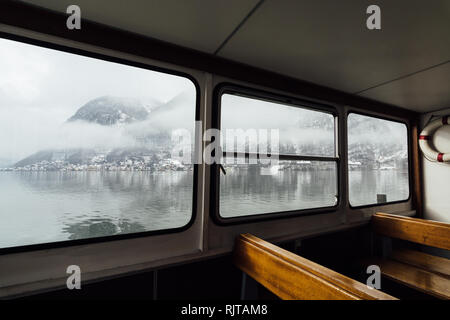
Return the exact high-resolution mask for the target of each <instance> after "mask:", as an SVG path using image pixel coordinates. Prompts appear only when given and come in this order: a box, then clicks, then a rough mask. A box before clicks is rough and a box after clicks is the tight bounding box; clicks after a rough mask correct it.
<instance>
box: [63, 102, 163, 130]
mask: <svg viewBox="0 0 450 320" xmlns="http://www.w3.org/2000/svg"><path fill="white" fill-rule="evenodd" d="M153 107H155V105H152V106H150V105H147V106H145V105H144V104H143V103H142V102H141V101H139V100H135V99H127V98H119V97H111V96H104V97H100V98H97V99H94V100H91V101H89V102H88V103H86V104H85V105H84V106H82V107H81V108H80V109H78V111H77V112H76V113H75V114H74V115H73V116H72V117H70V118H69V119H68V120H67V121H69V122H72V121H79V120H81V121H87V122H93V123H98V124H101V125H104V126H110V125H116V124H125V123H132V122H135V121H142V120H145V119H146V118H147V116H148V114H149V111H151V108H153Z"/></svg>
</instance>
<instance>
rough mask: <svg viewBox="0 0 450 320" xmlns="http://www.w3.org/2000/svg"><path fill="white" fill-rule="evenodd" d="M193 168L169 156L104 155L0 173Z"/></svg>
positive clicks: (56, 161) (28, 166)
mask: <svg viewBox="0 0 450 320" xmlns="http://www.w3.org/2000/svg"><path fill="white" fill-rule="evenodd" d="M192 169H193V166H192V165H190V164H184V163H182V162H181V161H179V160H176V159H171V158H170V155H169V157H167V155H144V156H128V157H126V158H125V159H123V160H116V161H114V160H109V159H107V156H106V155H103V154H101V155H95V156H93V157H92V158H91V159H90V160H88V161H85V162H84V163H71V162H70V161H67V160H65V159H52V160H41V161H39V162H35V163H33V164H28V165H24V166H17V165H16V166H11V167H6V168H0V171H25V172H26V171H150V172H162V171H191V170H192Z"/></svg>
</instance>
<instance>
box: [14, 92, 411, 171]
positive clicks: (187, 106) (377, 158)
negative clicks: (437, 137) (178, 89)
mask: <svg viewBox="0 0 450 320" xmlns="http://www.w3.org/2000/svg"><path fill="white" fill-rule="evenodd" d="M193 104H195V99H194V97H191V96H188V95H186V94H185V93H182V94H180V95H178V96H176V97H174V98H173V99H172V100H170V101H168V102H167V103H159V102H157V101H153V102H152V103H143V102H141V101H138V100H135V99H128V98H118V97H111V96H103V97H99V98H96V99H93V100H91V101H89V102H88V103H86V104H85V105H83V106H82V107H80V108H79V109H78V110H77V111H76V112H75V114H74V115H73V116H71V117H70V118H69V119H68V120H67V121H66V122H65V123H64V124H63V125H62V127H61V130H60V131H59V132H58V134H57V136H56V137H55V141H57V143H53V144H51V147H44V148H42V150H40V151H38V152H36V153H34V154H32V155H30V156H28V157H26V158H24V159H22V160H20V161H18V162H17V163H16V164H15V165H14V166H15V167H24V166H31V165H33V164H36V163H40V162H42V161H44V162H47V163H54V162H55V161H59V162H65V163H69V164H90V163H96V161H97V162H98V159H99V157H100V159H103V160H102V161H104V162H116V163H117V162H120V161H126V160H127V159H139V158H141V159H144V158H145V159H147V161H148V159H154V157H155V155H156V154H160V155H161V154H165V156H169V155H170V151H171V148H172V146H173V145H172V141H171V133H172V130H174V129H177V128H186V129H188V130H191V129H192V128H193V120H194V114H193V108H192V105H193ZM236 116H238V115H236ZM296 126H297V128H295V129H294V130H292V131H288V132H286V136H288V137H292V140H291V141H289V140H285V141H280V152H281V153H296V154H315V153H317V154H333V152H334V151H333V150H334V146H333V144H332V141H328V142H329V143H321V141H322V140H317V139H318V138H320V134H324V132H328V134H327V136H329V132H332V131H333V130H334V120H333V119H332V118H331V117H324V116H323V115H322V114H320V113H317V114H311V117H310V116H309V115H308V116H305V117H302V118H301V119H300V120H299V121H298V122H297V125H296ZM324 129H325V131H324ZM280 130H283V128H280ZM402 130H403V128H402V127H401V126H392V125H391V124H389V123H387V122H384V121H380V120H379V119H373V118H366V117H359V116H358V117H353V116H352V115H350V116H349V118H348V131H349V133H350V134H349V151H348V152H349V161H350V162H351V163H353V165H357V163H361V164H364V165H365V166H369V167H373V168H376V167H378V168H379V167H381V166H396V167H399V163H400V162H402V163H406V161H405V160H406V159H407V149H406V148H405V145H404V144H402V143H399V141H403V140H402V137H403V136H406V135H403V134H404V132H403V131H402ZM308 132H309V134H307V133H308ZM306 138H308V140H307V141H306V142H305V141H302V140H298V139H306ZM298 141H301V143H299V142H298ZM324 141H327V140H324ZM94 159H97V160H94ZM401 165H403V164H400V166H401Z"/></svg>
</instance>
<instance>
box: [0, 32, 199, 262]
mask: <svg viewBox="0 0 450 320" xmlns="http://www.w3.org/2000/svg"><path fill="white" fill-rule="evenodd" d="M0 39H7V40H12V41H16V42H21V43H25V44H30V45H34V46H38V47H43V48H47V49H53V50H57V51H61V52H65V53H71V54H75V55H80V56H84V57H89V58H94V59H99V60H103V61H107V62H113V63H119V64H122V65H126V66H130V67H137V68H141V69H145V70H149V71H155V72H160V73H165V74H170V75H174V76H179V77H183V78H185V79H187V80H189V81H191V82H192V84H193V85H194V88H195V91H196V92H195V95H196V97H195V109H194V112H195V121H199V120H200V102H201V98H200V96H201V91H200V85H199V83H198V81H197V80H196V78H195V77H194V76H192V75H190V74H189V73H186V72H182V71H177V70H171V69H167V68H165V67H159V66H155V65H150V64H147V63H143V62H137V61H133V60H130V59H124V58H119V57H115V56H112V55H107V54H103V53H102V54H101V53H96V52H92V51H89V50H85V49H79V48H74V47H70V46H67V45H61V44H56V43H52V42H48V41H43V40H37V39H33V38H30V37H26V36H20V35H15V34H10V33H7V32H0ZM198 170H199V169H198V164H194V168H193V184H192V188H193V192H192V212H191V217H190V220H189V221H188V223H186V224H185V225H184V226H181V227H175V228H168V229H158V230H150V231H143V232H135V233H127V234H118V235H111V236H101V237H95V238H84V239H76V240H63V241H55V242H46V243H37V244H28V245H22V246H14V247H4V248H0V256H2V255H6V254H11V253H19V252H28V251H37V250H44V249H54V248H63V247H71V246H78V245H83V244H93V243H100V242H109V241H118V240H125V239H133V238H142V237H148V236H156V235H162V234H170V233H179V232H183V231H186V230H187V229H189V228H190V227H191V226H192V225H193V224H194V222H195V219H196V215H197V207H198V204H197V196H198V172H199V171H198Z"/></svg>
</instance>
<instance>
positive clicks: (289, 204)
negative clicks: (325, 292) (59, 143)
mask: <svg viewBox="0 0 450 320" xmlns="http://www.w3.org/2000/svg"><path fill="white" fill-rule="evenodd" d="M349 174H350V176H349V179H350V186H351V187H350V198H351V203H352V205H354V206H357V205H361V204H368V203H375V202H376V197H377V196H376V195H377V193H386V194H387V200H388V201H396V200H403V199H406V198H407V197H408V175H407V173H406V172H402V171H397V170H385V171H377V170H368V171H350V173H349ZM335 176H336V175H335V172H334V170H313V171H293V170H285V171H280V172H278V173H276V174H275V175H261V174H259V173H258V172H256V173H255V172H252V171H251V170H239V169H237V170H230V171H227V175H226V176H222V177H221V188H220V189H221V190H220V195H221V196H220V206H221V208H220V213H221V215H222V216H224V217H233V216H238V215H249V214H258V213H266V212H273V211H285V210H295V209H302V208H311V207H323V206H333V205H334V204H335V201H336V194H337V188H336V177H335ZM192 194H193V174H192V171H179V172H178V171H169V172H153V173H152V172H142V171H141V172H130V171H122V172H120V171H119V172H99V171H87V172H0V221H2V223H1V224H0V247H2V248H4V247H11V246H20V245H29V244H36V243H46V242H54V241H63V240H72V239H81V238H91V237H99V236H107V235H115V234H123V233H132V232H142V231H150V230H160V229H166V228H176V227H182V226H184V225H186V224H187V223H188V222H189V220H190V217H191V213H192Z"/></svg>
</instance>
